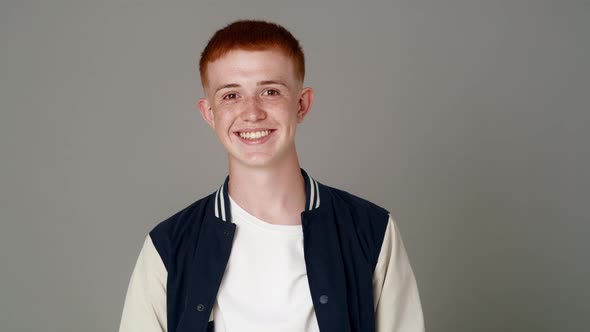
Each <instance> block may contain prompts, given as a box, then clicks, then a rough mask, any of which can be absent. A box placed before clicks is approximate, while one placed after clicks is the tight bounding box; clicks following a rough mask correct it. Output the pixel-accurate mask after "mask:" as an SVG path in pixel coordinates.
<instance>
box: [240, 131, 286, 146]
mask: <svg viewBox="0 0 590 332" xmlns="http://www.w3.org/2000/svg"><path fill="white" fill-rule="evenodd" d="M263 130H269V131H270V133H269V134H268V135H266V136H264V137H260V138H257V139H246V138H242V137H241V136H240V133H250V132H256V131H263ZM275 131H276V129H267V128H255V129H242V130H239V131H234V134H235V135H236V137H237V138H238V140H239V141H240V142H242V143H244V144H247V145H257V144H264V143H266V142H267V141H268V140H269V139H270V138H271V137H272V136H274V133H275Z"/></svg>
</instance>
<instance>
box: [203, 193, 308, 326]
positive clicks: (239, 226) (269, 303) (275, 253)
mask: <svg viewBox="0 0 590 332" xmlns="http://www.w3.org/2000/svg"><path fill="white" fill-rule="evenodd" d="M230 204H231V215H232V222H233V223H235V224H236V232H235V235H234V240H233V246H232V251H231V255H230V258H229V261H228V263H227V268H226V271H225V274H224V275H223V280H222V282H221V285H220V288H219V292H218V294H217V299H216V301H215V305H214V307H213V320H214V324H215V332H234V331H239V332H265V331H269V332H270V331H273V332H275V331H282V332H290V331H292V332H302V331H303V332H316V331H319V327H318V323H317V319H316V315H315V312H314V309H313V302H312V299H311V293H310V290H309V283H308V281H307V272H306V268H305V259H304V256H303V230H302V228H301V225H274V224H270V223H267V222H265V221H262V220H260V219H258V218H256V217H254V216H253V215H251V214H250V213H248V212H246V211H245V210H244V209H242V208H241V207H240V206H239V205H238V204H236V202H235V201H234V200H233V199H232V198H231V197H230Z"/></svg>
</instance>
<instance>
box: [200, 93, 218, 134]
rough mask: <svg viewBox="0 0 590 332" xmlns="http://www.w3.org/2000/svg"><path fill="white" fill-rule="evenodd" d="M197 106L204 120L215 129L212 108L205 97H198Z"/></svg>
mask: <svg viewBox="0 0 590 332" xmlns="http://www.w3.org/2000/svg"><path fill="white" fill-rule="evenodd" d="M197 106H199V111H200V112H201V116H202V117H203V119H204V120H205V122H207V124H208V125H209V126H210V127H211V128H213V129H214V130H215V116H214V115H213V109H211V105H210V104H209V101H208V100H207V98H201V99H199V101H198V102H197Z"/></svg>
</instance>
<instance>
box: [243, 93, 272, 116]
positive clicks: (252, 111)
mask: <svg viewBox="0 0 590 332" xmlns="http://www.w3.org/2000/svg"><path fill="white" fill-rule="evenodd" d="M243 107H244V108H243V109H242V113H241V117H242V120H244V121H258V120H264V119H266V111H265V110H264V108H263V105H262V101H261V100H259V98H258V97H257V96H252V97H247V98H246V100H244V104H243Z"/></svg>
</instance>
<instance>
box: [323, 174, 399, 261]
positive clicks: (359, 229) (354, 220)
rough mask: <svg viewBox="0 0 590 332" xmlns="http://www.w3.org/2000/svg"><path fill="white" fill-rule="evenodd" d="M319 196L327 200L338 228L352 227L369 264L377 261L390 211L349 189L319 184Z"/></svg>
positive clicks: (350, 228)
mask: <svg viewBox="0 0 590 332" xmlns="http://www.w3.org/2000/svg"><path fill="white" fill-rule="evenodd" d="M320 186H321V187H322V188H320V190H323V193H322V195H323V196H324V197H326V199H329V200H330V204H331V207H330V208H331V209H332V210H333V213H334V214H335V215H336V216H337V218H336V221H337V224H338V225H339V229H341V230H342V229H349V230H354V232H353V234H354V238H356V239H358V243H359V244H360V245H361V247H362V248H363V252H365V253H366V256H367V258H368V259H369V261H370V262H371V263H372V265H373V266H375V264H376V263H377V258H378V256H379V251H380V248H381V246H382V244H383V240H384V237H385V232H386V230H387V228H388V224H389V218H390V213H389V211H388V210H386V209H385V208H383V207H381V206H379V205H377V204H375V203H373V202H371V201H369V200H367V199H365V198H362V197H359V196H357V195H354V194H352V193H350V192H347V191H344V190H341V189H337V188H334V187H330V186H326V185H322V184H320Z"/></svg>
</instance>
